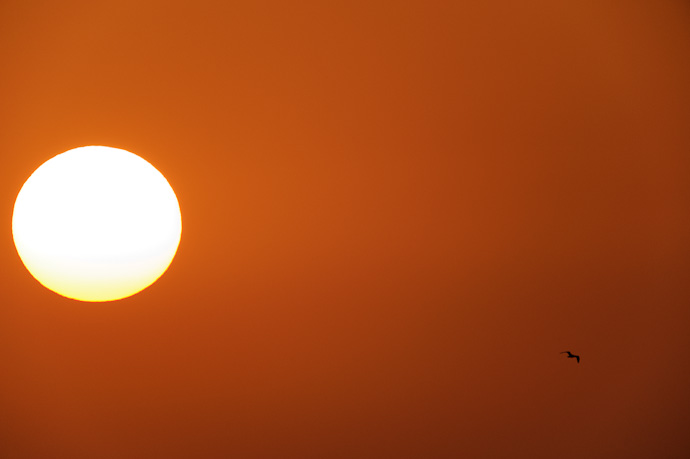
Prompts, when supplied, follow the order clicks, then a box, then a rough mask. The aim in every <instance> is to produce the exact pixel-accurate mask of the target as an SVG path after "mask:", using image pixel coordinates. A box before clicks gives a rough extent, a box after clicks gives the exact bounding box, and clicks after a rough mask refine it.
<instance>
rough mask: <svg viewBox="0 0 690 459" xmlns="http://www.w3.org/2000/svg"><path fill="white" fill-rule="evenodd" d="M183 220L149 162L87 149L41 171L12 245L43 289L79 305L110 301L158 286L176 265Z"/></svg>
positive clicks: (22, 196)
mask: <svg viewBox="0 0 690 459" xmlns="http://www.w3.org/2000/svg"><path fill="white" fill-rule="evenodd" d="M181 231H182V219H181V215H180V206H179V204H178V202H177V197H176V196H175V192H174V191H173V189H172V188H171V186H170V184H169V183H168V181H167V180H166V179H165V177H163V175H162V174H161V173H160V172H158V170H156V168H154V167H153V166H152V165H151V164H149V163H148V162H147V161H146V160H144V159H142V158H140V157H139V156H137V155H135V154H133V153H130V152H128V151H125V150H120V149H117V148H110V147H101V146H89V147H80V148H75V149H73V150H69V151H67V152H65V153H62V154H59V155H57V156H55V157H54V158H52V159H50V160H48V161H46V162H45V163H43V165H41V166H40V167H39V168H38V169H36V171H34V173H33V174H31V176H30V177H29V179H28V180H27V181H26V183H25V184H24V186H23V187H22V189H21V190H20V191H19V195H18V196H17V200H16V202H15V204H14V213H13V215H12V235H13V237H14V244H15V246H16V248H17V252H18V253H19V257H20V258H21V260H22V262H23V263H24V266H26V268H27V269H28V270H29V272H30V273H31V275H32V276H33V277H35V278H36V279H37V280H38V281H39V282H40V283H41V284H43V285H44V286H45V287H47V288H49V289H50V290H52V291H54V292H56V293H59V294H60V295H62V296H66V297H68V298H73V299H76V300H81V301H112V300H118V299H121V298H126V297H128V296H131V295H134V294H135V293H137V292H139V291H141V290H143V289H145V288H146V287H148V286H149V285H151V284H153V283H154V282H155V281H156V280H157V279H158V278H159V277H160V276H161V275H162V274H163V273H164V272H165V270H166V269H168V266H169V265H170V263H171V262H172V260H173V257H174V256H175V253H176V251H177V247H178V245H179V243H180V235H181Z"/></svg>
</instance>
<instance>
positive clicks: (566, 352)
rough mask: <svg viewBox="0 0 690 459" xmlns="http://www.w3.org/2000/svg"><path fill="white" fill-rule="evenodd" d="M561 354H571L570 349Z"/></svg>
mask: <svg viewBox="0 0 690 459" xmlns="http://www.w3.org/2000/svg"><path fill="white" fill-rule="evenodd" d="M561 354H570V351H563V352H561Z"/></svg>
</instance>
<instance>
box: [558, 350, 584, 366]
mask: <svg viewBox="0 0 690 459" xmlns="http://www.w3.org/2000/svg"><path fill="white" fill-rule="evenodd" d="M561 354H568V358H569V359H577V363H580V356H579V355H575V354H573V353H572V352H570V351H563V352H561Z"/></svg>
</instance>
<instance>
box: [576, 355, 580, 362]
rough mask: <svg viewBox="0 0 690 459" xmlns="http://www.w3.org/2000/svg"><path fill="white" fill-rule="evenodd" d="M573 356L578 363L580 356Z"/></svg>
mask: <svg viewBox="0 0 690 459" xmlns="http://www.w3.org/2000/svg"><path fill="white" fill-rule="evenodd" d="M575 358H576V359H577V363H580V356H579V355H576V356H575Z"/></svg>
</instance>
